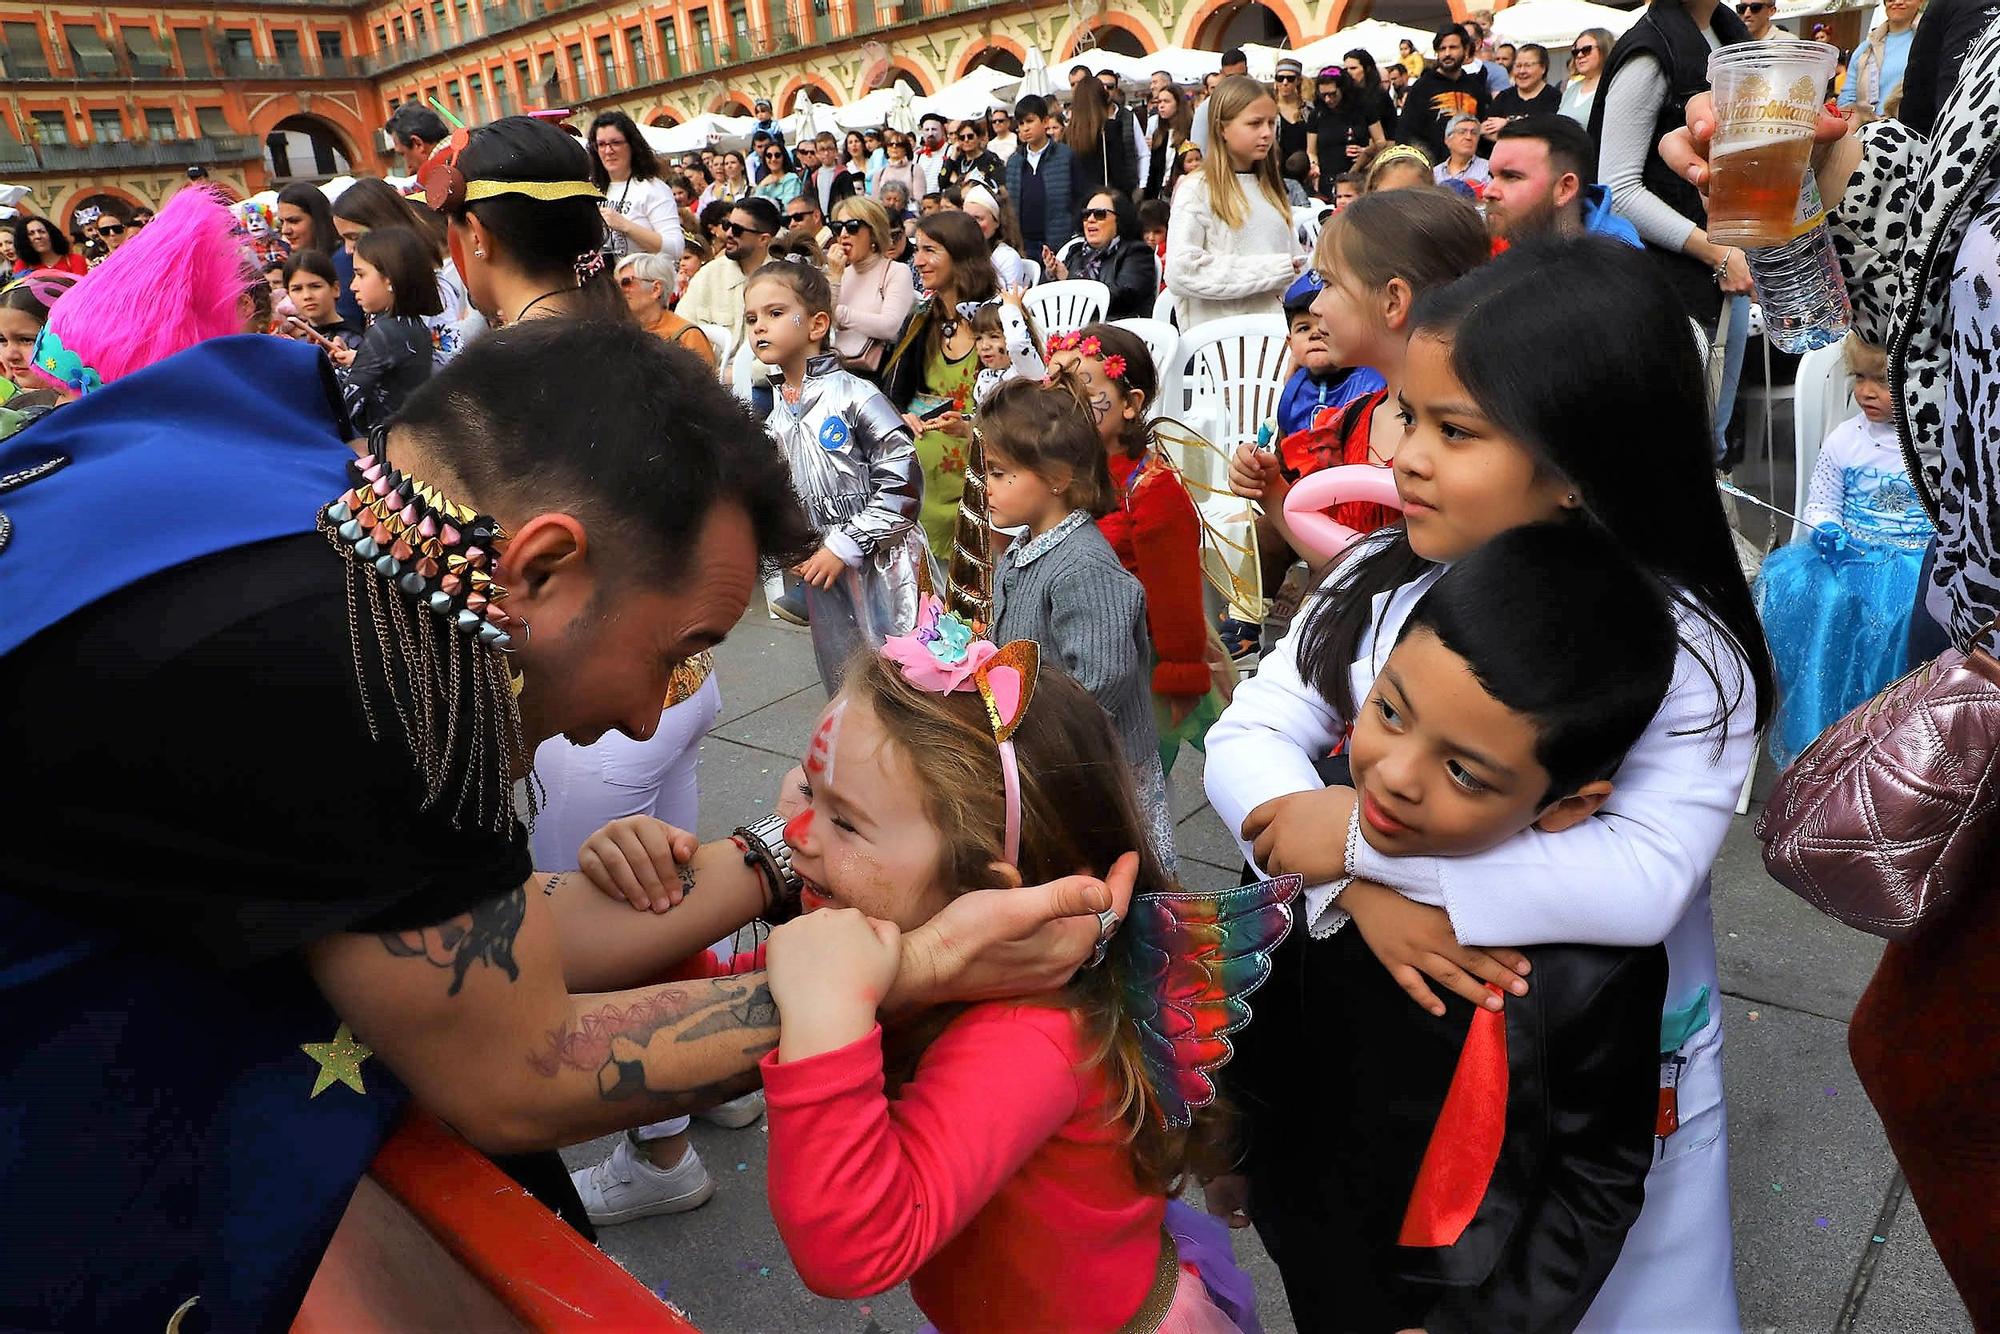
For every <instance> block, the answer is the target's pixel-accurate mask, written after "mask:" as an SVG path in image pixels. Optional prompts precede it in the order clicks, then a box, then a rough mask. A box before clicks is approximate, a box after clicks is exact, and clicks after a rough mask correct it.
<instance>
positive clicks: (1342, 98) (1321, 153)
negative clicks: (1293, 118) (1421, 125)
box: [1307, 65, 1388, 198]
mask: <svg viewBox="0 0 2000 1334" xmlns="http://www.w3.org/2000/svg"><path fill="white" fill-rule="evenodd" d="M1387 138H1388V135H1387V134H1386V133H1384V131H1383V129H1382V122H1381V121H1379V120H1371V119H1369V108H1368V106H1367V105H1366V104H1365V103H1364V102H1363V100H1362V97H1361V92H1360V90H1359V89H1357V88H1356V87H1355V86H1354V82H1353V80H1351V79H1349V78H1348V77H1347V71H1346V70H1344V69H1342V68H1340V67H1339V66H1338V65H1329V66H1328V67H1327V68H1325V69H1323V70H1321V71H1320V72H1319V100H1318V101H1317V102H1316V103H1314V105H1313V120H1312V138H1311V139H1310V140H1309V141H1308V142H1307V149H1308V151H1309V152H1310V153H1311V155H1312V164H1313V177H1314V180H1315V182H1316V185H1315V187H1314V188H1315V190H1316V191H1317V193H1318V194H1319V195H1320V196H1321V197H1322V198H1330V197H1331V196H1332V194H1333V182H1334V180H1335V178H1336V177H1338V176H1339V175H1340V174H1341V173H1342V172H1347V171H1352V170H1354V160H1355V159H1356V158H1358V157H1360V156H1361V153H1362V150H1363V149H1365V148H1367V147H1368V145H1370V144H1379V143H1382V142H1383V141H1384V140H1386V139H1387Z"/></svg>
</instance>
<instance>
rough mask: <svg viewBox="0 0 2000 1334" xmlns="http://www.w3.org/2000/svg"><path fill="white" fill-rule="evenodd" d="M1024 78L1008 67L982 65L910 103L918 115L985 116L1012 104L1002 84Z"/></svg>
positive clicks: (949, 117) (962, 117) (970, 117)
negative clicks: (927, 95)
mask: <svg viewBox="0 0 2000 1334" xmlns="http://www.w3.org/2000/svg"><path fill="white" fill-rule="evenodd" d="M1019 82H1021V76H1020V75H1019V74H1009V73H1008V72H1007V71H1006V70H1002V69H994V68H993V67H992V66H991V65H982V66H980V67H979V68H978V69H975V70H972V71H970V72H968V73H967V74H966V76H965V77H964V78H962V79H959V80H957V81H956V82H953V83H948V84H946V85H945V86H944V87H942V88H940V89H938V90H937V92H936V93H935V94H934V95H932V96H930V97H919V98H917V99H916V100H915V101H914V102H912V103H911V106H912V108H913V109H914V110H915V111H916V113H917V116H918V118H919V119H921V118H923V117H924V116H927V115H931V114H936V115H939V116H943V117H944V118H945V119H946V120H973V119H976V118H978V117H981V116H984V115H985V114H986V113H987V112H988V111H991V110H992V109H993V108H994V107H997V106H1012V105H1013V104H1014V101H1013V99H1012V98H1011V97H1003V96H1001V95H1000V93H999V92H998V90H999V89H1001V88H1008V89H1011V88H1013V86H1014V85H1015V84H1018V83H1019Z"/></svg>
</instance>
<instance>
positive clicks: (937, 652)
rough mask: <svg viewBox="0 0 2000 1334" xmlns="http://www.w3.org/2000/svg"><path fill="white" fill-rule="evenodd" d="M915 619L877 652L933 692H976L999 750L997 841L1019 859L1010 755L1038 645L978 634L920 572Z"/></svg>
mask: <svg viewBox="0 0 2000 1334" xmlns="http://www.w3.org/2000/svg"><path fill="white" fill-rule="evenodd" d="M918 582H919V585H920V588H921V591H920V593H919V595H918V599H917V624H916V628H915V629H913V630H912V631H911V632H910V633H909V634H906V635H891V636H890V637H889V638H888V639H886V640H885V641H883V644H882V656H883V657H885V658H887V659H888V660H889V661H890V662H893V663H894V664H896V666H897V668H899V669H900V670H901V671H902V673H903V679H904V680H905V681H908V682H909V683H910V684H911V685H913V686H915V687H916V688H917V689H919V690H924V691H929V692H930V693H932V694H936V695H949V694H954V693H956V692H958V691H972V690H976V691H978V692H979V697H980V699H981V700H982V701H983V702H984V703H985V705H986V721H987V724H988V725H989V726H991V727H992V729H993V741H994V744H995V745H997V746H998V747H999V751H1000V782H1001V786H1002V789H1003V792H1004V795H1005V798H1006V812H1007V814H1006V828H1005V830H1004V837H1003V839H1002V844H1001V846H1002V847H1003V849H1004V850H1005V853H1006V859H1007V862H1008V864H1009V865H1011V866H1018V865H1020V862H1021V770H1020V765H1019V763H1018V762H1017V761H1016V760H1015V758H1014V730H1015V729H1016V728H1018V727H1019V726H1020V725H1021V719H1022V718H1023V717H1024V716H1025V715H1026V714H1027V712H1028V703H1029V701H1031V700H1032V699H1034V697H1035V677H1036V674H1037V672H1038V671H1039V670H1040V667H1041V655H1040V650H1039V649H1038V648H1037V646H1036V644H1035V642H1034V641H1033V640H1031V639H1017V640H1015V641H1014V642H1013V643H1011V644H1009V645H1007V646H1006V647H1005V648H1001V647H999V646H998V645H996V644H994V643H993V641H992V640H990V639H982V638H980V637H979V636H978V635H977V634H976V633H975V632H974V631H973V628H972V627H971V626H970V625H968V624H966V622H965V621H964V620H962V619H960V618H959V617H958V616H957V615H956V614H954V613H952V612H949V611H946V610H945V607H944V603H943V602H942V601H941V600H940V599H939V598H938V596H937V595H936V594H935V593H933V592H931V590H930V580H929V579H928V578H925V577H921V576H920V577H919V581H918Z"/></svg>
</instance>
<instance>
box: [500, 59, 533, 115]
mask: <svg viewBox="0 0 2000 1334" xmlns="http://www.w3.org/2000/svg"><path fill="white" fill-rule="evenodd" d="M494 82H496V83H497V82H499V80H497V79H496V80H495V81H494ZM514 92H515V94H516V95H517V96H519V97H520V99H521V105H522V106H527V105H528V104H529V103H531V102H533V101H534V100H535V78H534V71H533V70H532V69H531V68H530V66H529V64H528V62H527V61H525V60H517V61H515V62H514Z"/></svg>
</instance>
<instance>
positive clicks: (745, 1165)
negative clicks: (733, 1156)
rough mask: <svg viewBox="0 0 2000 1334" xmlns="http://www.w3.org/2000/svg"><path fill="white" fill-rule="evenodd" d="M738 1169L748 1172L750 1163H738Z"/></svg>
mask: <svg viewBox="0 0 2000 1334" xmlns="http://www.w3.org/2000/svg"><path fill="white" fill-rule="evenodd" d="M736 1170H737V1171H739V1172H748V1171H749V1170H750V1164H748V1163H738V1164H736Z"/></svg>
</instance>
